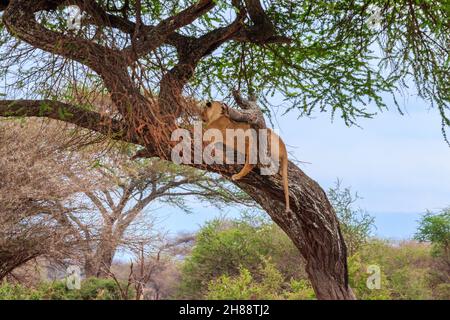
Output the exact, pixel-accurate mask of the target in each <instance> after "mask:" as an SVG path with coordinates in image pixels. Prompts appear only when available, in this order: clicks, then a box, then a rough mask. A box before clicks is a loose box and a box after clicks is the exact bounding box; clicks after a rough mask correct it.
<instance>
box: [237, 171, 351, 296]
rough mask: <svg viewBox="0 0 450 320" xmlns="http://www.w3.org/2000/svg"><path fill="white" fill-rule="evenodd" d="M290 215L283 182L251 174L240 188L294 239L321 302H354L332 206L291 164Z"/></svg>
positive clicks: (341, 240)
mask: <svg viewBox="0 0 450 320" xmlns="http://www.w3.org/2000/svg"><path fill="white" fill-rule="evenodd" d="M288 176H289V193H290V203H291V212H285V206H284V195H283V188H282V184H281V179H280V178H279V177H278V176H261V175H259V174H258V173H256V172H252V173H251V174H249V175H248V176H247V177H245V178H244V179H243V180H242V181H239V182H238V183H237V185H238V186H239V187H241V188H242V189H243V190H244V191H246V192H247V193H248V194H249V195H250V196H251V197H252V198H253V199H254V200H255V201H256V202H257V203H259V204H260V205H261V206H262V208H263V209H264V210H265V211H267V213H268V214H269V215H270V217H271V218H272V219H273V220H274V221H275V222H276V223H277V224H278V225H279V226H280V227H281V228H282V229H283V230H284V231H285V232H286V234H287V235H288V236H289V237H290V238H291V240H292V241H293V242H294V244H295V245H296V247H297V248H298V249H299V251H300V253H301V254H302V256H303V257H304V259H305V260H306V272H307V273H308V275H309V278H310V281H311V284H312V286H313V288H314V291H315V293H316V296H317V298H318V299H327V300H329V299H339V300H341V299H345V300H348V299H355V296H354V294H353V292H352V290H351V289H350V287H349V286H348V273H347V249H346V245H345V242H344V238H343V237H342V234H341V231H340V228H339V222H338V220H337V217H336V213H335V212H334V209H333V207H332V206H331V204H330V202H329V201H328V199H327V196H326V194H325V192H324V191H323V189H322V188H321V187H320V186H319V185H318V184H317V182H315V181H314V180H312V179H311V178H309V177H308V176H306V175H305V174H304V173H303V171H301V170H300V169H299V168H298V167H297V166H296V165H294V164H293V163H289V174H288Z"/></svg>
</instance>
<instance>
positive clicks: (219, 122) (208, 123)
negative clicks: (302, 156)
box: [201, 101, 290, 211]
mask: <svg viewBox="0 0 450 320" xmlns="http://www.w3.org/2000/svg"><path fill="white" fill-rule="evenodd" d="M201 117H202V120H203V122H204V123H205V129H218V130H220V132H221V133H222V136H223V139H224V141H221V142H222V143H224V144H225V142H226V141H227V137H226V130H227V129H234V130H236V129H242V130H244V131H245V130H247V129H250V128H251V126H250V124H248V123H246V122H237V121H233V120H232V119H230V117H229V116H228V115H227V114H225V112H224V106H223V104H222V103H221V102H218V101H212V102H208V103H207V104H206V106H205V107H204V108H203V111H202V112H201ZM267 130H268V138H269V141H268V143H269V144H268V147H269V148H270V144H272V143H278V144H279V148H278V154H271V158H272V159H276V160H278V161H279V163H280V170H279V174H280V175H281V177H282V179H283V189H284V197H285V204H286V211H290V206H289V183H288V156H287V151H286V145H285V144H284V142H283V140H281V138H280V137H279V136H278V135H276V134H275V133H274V132H273V131H272V130H270V129H267ZM214 142H219V141H214ZM250 145H251V137H250V136H248V138H247V139H245V150H239V149H238V144H237V141H236V140H235V141H234V145H233V146H232V147H233V148H234V149H235V150H236V151H237V152H241V153H243V154H245V164H244V167H243V168H242V170H241V171H240V172H239V173H237V174H234V175H233V176H232V177H231V179H233V180H235V181H236V180H239V179H242V178H243V177H245V176H246V175H247V174H248V173H250V172H251V171H252V169H253V168H254V167H255V165H254V164H250V163H249V159H250V155H249V154H250V151H251V150H250V149H251V148H250ZM256 151H257V150H256Z"/></svg>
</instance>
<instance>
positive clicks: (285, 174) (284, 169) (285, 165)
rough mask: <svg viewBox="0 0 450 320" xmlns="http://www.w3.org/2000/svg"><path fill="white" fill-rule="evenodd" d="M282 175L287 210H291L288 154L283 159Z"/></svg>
mask: <svg viewBox="0 0 450 320" xmlns="http://www.w3.org/2000/svg"><path fill="white" fill-rule="evenodd" d="M281 177H282V179H283V189H284V201H285V204H286V212H288V211H291V208H290V206H289V180H288V158H287V155H286V156H284V157H282V159H281Z"/></svg>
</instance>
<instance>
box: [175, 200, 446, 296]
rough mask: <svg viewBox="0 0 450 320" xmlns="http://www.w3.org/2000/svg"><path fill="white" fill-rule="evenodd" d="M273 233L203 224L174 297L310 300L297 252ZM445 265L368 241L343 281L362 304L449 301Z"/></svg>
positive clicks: (416, 249) (269, 228)
mask: <svg viewBox="0 0 450 320" xmlns="http://www.w3.org/2000/svg"><path fill="white" fill-rule="evenodd" d="M347 194H348V193H347ZM276 230H279V231H280V232H281V230H280V229H279V228H278V227H277V226H276V225H274V224H273V223H267V222H264V220H263V221H259V222H257V223H255V224H252V223H250V222H249V221H246V220H245V219H239V220H236V221H229V220H228V221H219V220H215V221H212V222H210V223H207V224H206V225H205V226H204V227H203V228H202V229H201V231H200V232H199V234H198V236H197V243H196V246H195V247H194V249H193V251H192V252H191V254H190V255H189V256H188V257H187V259H186V260H185V261H184V264H183V266H182V269H181V272H182V275H181V286H180V288H179V289H178V291H179V297H183V298H208V299H313V298H314V293H313V290H312V288H311V285H310V283H309V281H308V280H307V276H306V275H305V273H304V271H303V270H301V271H300V269H303V267H302V266H301V265H302V264H303V262H301V258H300V257H299V255H298V252H297V251H296V250H295V249H294V250H290V249H289V246H292V244H291V243H290V240H289V239H288V238H287V237H286V236H285V235H284V236H283V237H286V242H284V241H281V239H282V238H283V237H278V236H277V234H278V232H277V231H276ZM294 260H296V261H300V262H297V265H296V266H294V264H293V265H290V266H289V267H286V264H285V261H294ZM370 266H376V267H379V269H380V280H381V282H380V284H381V286H380V288H379V289H376V288H371V289H369V287H368V280H369V277H370V276H371V275H374V274H375V273H374V272H373V269H371V268H369V267H370ZM446 266H447V265H446V264H445V263H443V261H442V259H440V258H439V257H436V256H433V255H432V247H430V245H428V244H421V243H418V242H415V241H403V242H389V241H387V240H379V239H374V238H370V239H366V240H365V241H364V243H363V244H361V245H360V246H358V247H357V249H355V252H354V253H353V254H352V255H351V256H349V259H348V269H349V282H350V286H351V287H352V289H353V291H354V293H355V295H356V297H357V298H358V299H363V300H388V299H401V300H410V299H449V298H450V295H449V293H450V292H449V286H448V273H447V272H448V271H446V270H448V269H446ZM293 270H297V273H295V272H293Z"/></svg>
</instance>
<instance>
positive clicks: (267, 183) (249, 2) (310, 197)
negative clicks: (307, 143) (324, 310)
mask: <svg viewBox="0 0 450 320" xmlns="http://www.w3.org/2000/svg"><path fill="white" fill-rule="evenodd" d="M232 2H233V4H234V5H235V6H237V7H238V8H239V14H238V16H237V17H236V20H235V21H234V22H233V23H231V24H230V25H228V26H226V27H221V28H217V29H215V30H212V31H210V32H208V33H206V34H204V35H203V36H200V37H198V38H194V37H188V36H184V35H182V34H180V33H177V32H176V30H177V29H178V28H180V27H183V26H185V25H187V24H190V23H191V22H192V21H194V20H195V19H197V18H198V17H199V16H201V15H203V14H205V13H206V12H208V11H209V10H210V9H211V8H213V7H214V6H215V3H214V1H205V0H201V1H198V2H197V3H196V4H193V5H192V6H191V7H189V8H187V9H185V10H183V11H181V12H179V13H178V14H176V15H174V16H173V17H170V18H168V19H166V20H163V21H162V22H160V23H159V24H158V25H156V26H142V25H141V26H139V24H140V22H139V21H137V22H136V23H134V22H133V21H130V20H128V19H126V18H123V17H120V16H114V15H111V14H109V13H107V12H106V11H104V8H102V7H101V6H99V5H98V4H97V3H96V2H95V1H93V0H78V1H77V0H73V1H68V3H75V4H79V5H80V6H84V8H85V9H86V11H88V12H89V13H90V15H91V16H94V15H97V16H101V17H103V18H102V19H103V20H102V19H97V20H96V23H97V24H107V25H108V26H110V27H113V28H117V29H119V30H121V31H122V32H125V33H129V34H131V35H133V37H134V47H133V48H131V49H124V50H120V51H119V50H113V49H110V48H106V47H103V46H101V45H98V44H96V43H93V42H90V41H88V40H84V39H79V38H77V37H75V36H71V35H64V34H62V33H58V32H55V31H51V30H48V29H46V28H44V27H43V26H41V25H39V24H38V23H37V22H36V21H35V17H34V13H35V12H37V11H41V10H54V8H55V7H56V5H58V4H62V3H63V1H56V0H55V1H45V0H41V1H28V0H27V1H25V0H11V1H7V2H2V3H1V5H0V9H1V10H3V9H5V8H6V10H5V11H4V14H3V22H4V24H5V26H6V27H7V28H8V30H9V31H10V33H11V34H12V35H13V36H15V37H18V38H20V39H21V40H23V41H25V42H28V43H29V44H31V45H32V46H34V47H36V48H40V49H42V50H45V51H48V52H52V53H55V54H58V55H61V56H63V57H65V58H68V59H73V60H76V61H78V62H80V63H82V64H85V65H86V66H88V67H90V68H91V69H92V70H94V71H95V72H97V73H98V74H99V76H100V77H101V78H102V79H103V82H104V84H105V87H106V88H107V89H108V91H109V92H110V94H111V98H112V100H113V102H114V103H115V104H116V105H117V109H118V110H119V112H120V113H121V115H122V119H123V122H124V124H123V125H124V126H123V128H122V130H119V131H117V134H119V137H123V140H126V141H129V142H134V143H137V144H140V145H142V146H143V147H145V148H146V150H147V153H146V155H147V156H159V157H161V158H164V159H170V150H169V149H167V148H166V149H161V140H158V139H160V138H161V136H158V135H152V134H150V133H152V132H161V131H163V129H162V127H161V122H163V123H166V122H167V120H165V119H166V118H165V116H166V115H169V116H172V117H174V118H176V117H177V116H178V114H179V113H180V112H182V108H183V101H184V98H183V96H182V90H183V88H184V86H185V85H186V83H187V81H188V80H189V79H190V78H191V77H192V76H193V75H194V73H195V68H196V65H197V63H198V62H199V61H200V60H201V59H202V58H204V57H205V56H207V55H208V54H210V53H211V52H213V51H214V50H215V49H217V48H218V47H219V46H220V45H221V44H223V43H224V42H226V41H243V42H251V43H254V44H257V45H260V44H267V43H289V41H290V39H288V38H286V37H284V36H280V35H277V34H275V28H274V26H273V23H272V22H271V21H270V20H269V18H268V16H267V15H266V14H265V12H264V10H263V7H262V6H261V3H260V1H258V0H246V1H244V4H242V2H241V1H232ZM244 17H249V19H250V20H251V24H250V25H248V24H246V23H244ZM105 21H106V22H105ZM171 21H172V22H171ZM161 44H168V45H172V46H174V47H175V48H176V49H177V53H178V64H177V65H175V66H174V67H173V68H172V69H171V70H169V71H168V72H166V73H165V74H164V75H163V77H162V81H161V82H160V96H159V98H160V101H159V110H157V111H155V110H153V109H152V107H151V105H150V104H149V102H148V101H147V100H146V99H145V97H144V96H143V95H142V94H141V93H140V91H139V90H138V88H137V87H136V86H135V84H134V83H133V81H132V79H131V77H130V75H129V74H128V72H127V66H128V65H130V64H131V63H133V61H135V60H136V59H137V58H138V57H139V56H141V55H142V54H145V53H146V52H149V51H151V50H152V49H154V48H155V47H158V46H159V45H161ZM20 103H22V102H20V101H19V102H18V104H13V105H11V103H10V102H9V103H6V104H5V103H3V104H0V115H1V116H11V115H16V116H17V115H19V114H20V113H21V112H22V113H23V114H24V115H26V116H30V113H33V112H35V115H36V116H45V115H42V114H41V113H40V112H39V110H37V112H36V108H34V110H35V111H30V110H28V111H24V110H20ZM27 105H28V106H29V105H30V103H29V102H28V103H27ZM131 106H132V108H131ZM76 113H77V114H79V115H80V116H76V117H71V119H62V120H63V121H68V122H74V123H76V122H79V124H81V125H82V126H84V127H89V128H90V129H92V130H96V131H99V132H102V131H103V130H104V129H103V128H102V125H101V121H100V122H99V123H97V124H93V123H92V121H90V120H89V121H87V120H86V119H85V118H84V116H86V111H83V110H78V111H76ZM47 116H50V117H53V118H56V117H57V113H51V112H50V113H48V114H47ZM143 119H144V120H145V121H144V124H145V126H146V128H147V129H146V130H143V129H142V121H141V120H143ZM80 122H81V123H80ZM76 124H77V123H76ZM170 128H171V127H170V125H167V127H165V128H164V130H169V129H170ZM172 128H173V126H172ZM124 129H125V130H126V132H123V131H124ZM113 131H114V130H113ZM169 133H170V132H169ZM167 134H168V132H163V133H162V135H167ZM169 136H170V134H169ZM163 143H164V142H163ZM166 147H169V146H166ZM198 167H200V168H202V169H204V170H208V171H214V172H219V173H221V174H223V175H225V176H227V177H229V176H230V175H231V174H233V173H236V172H237V171H238V169H239V166H206V165H201V166H198ZM237 184H238V186H239V187H241V188H242V189H243V190H245V191H246V192H247V193H248V194H249V195H250V196H251V197H253V199H255V201H256V202H258V203H259V204H260V205H261V206H262V208H264V209H265V210H266V211H267V212H268V213H269V214H270V216H271V217H272V219H273V220H274V221H275V222H276V223H277V224H278V225H279V226H280V227H281V228H282V229H283V230H284V231H285V232H286V233H287V234H288V236H289V237H290V238H291V239H292V241H293V242H294V243H295V245H296V246H297V247H298V249H299V250H300V252H301V253H302V255H303V257H304V258H305V259H306V261H307V272H308V274H309V276H310V280H311V283H312V285H313V287H314V290H315V292H316V295H317V297H318V298H319V299H354V295H353V293H352V291H351V289H350V288H349V287H348V281H347V264H346V258H347V253H346V247H345V243H344V239H343V237H342V235H341V233H340V230H339V223H338V220H337V218H336V214H335V212H334V210H333V208H332V207H331V205H330V203H329V202H328V200H327V197H326V195H325V192H324V191H323V190H322V189H321V188H320V187H319V185H318V184H317V183H316V182H314V181H313V180H311V179H310V178H309V177H307V176H306V175H305V174H304V173H303V172H302V171H301V170H300V169H299V168H298V167H296V166H295V165H294V164H293V163H290V164H289V186H290V199H291V208H292V211H291V212H289V213H285V212H284V203H283V188H282V184H281V178H280V177H279V176H261V175H259V174H258V173H257V172H252V173H251V174H250V175H248V176H247V177H245V178H244V179H243V181H240V182H239V183H237Z"/></svg>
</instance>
